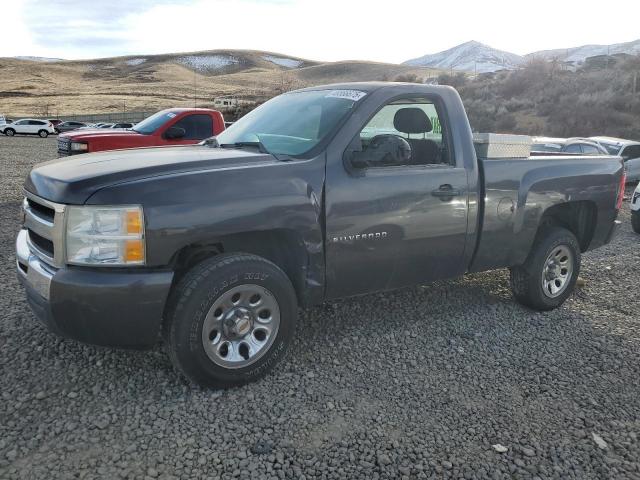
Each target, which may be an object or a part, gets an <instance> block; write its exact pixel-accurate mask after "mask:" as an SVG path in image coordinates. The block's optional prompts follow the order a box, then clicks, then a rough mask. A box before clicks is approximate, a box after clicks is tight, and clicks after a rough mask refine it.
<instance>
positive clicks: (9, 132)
mask: <svg viewBox="0 0 640 480" xmlns="http://www.w3.org/2000/svg"><path fill="white" fill-rule="evenodd" d="M4 134H5V135H6V136H7V137H13V136H14V135H15V134H16V131H15V130H14V129H13V128H7V129H5V131H4Z"/></svg>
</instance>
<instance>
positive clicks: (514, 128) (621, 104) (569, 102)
mask: <svg viewBox="0 0 640 480" xmlns="http://www.w3.org/2000/svg"><path fill="white" fill-rule="evenodd" d="M438 82H439V83H441V84H447V85H451V86H454V87H455V88H457V89H458V91H459V92H460V96H461V97H462V100H463V101H464V104H465V107H466V109H467V113H468V115H469V121H470V122H471V127H472V128H473V130H474V131H477V132H500V133H518V134H529V135H545V136H552V137H587V136H594V135H610V136H615V137H622V138H631V139H636V140H640V56H636V57H628V58H627V57H620V58H618V59H616V60H615V61H612V62H607V63H602V64H599V65H598V64H587V65H585V67H583V68H579V69H578V70H576V71H571V70H567V69H564V68H562V66H561V65H560V64H558V63H554V62H547V61H544V60H540V59H537V60H536V59H534V60H529V61H528V62H527V63H526V64H525V66H524V67H523V68H521V69H518V70H514V71H503V72H496V73H488V74H482V75H478V76H476V77H470V76H468V75H465V74H462V73H457V74H454V75H449V74H445V75H441V76H440V77H439V78H438Z"/></svg>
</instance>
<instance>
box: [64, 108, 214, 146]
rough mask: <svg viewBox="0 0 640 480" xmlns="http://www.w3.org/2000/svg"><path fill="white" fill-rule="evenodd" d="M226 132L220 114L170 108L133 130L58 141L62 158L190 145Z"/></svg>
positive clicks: (71, 134) (90, 133)
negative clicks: (141, 148) (91, 153)
mask: <svg viewBox="0 0 640 480" xmlns="http://www.w3.org/2000/svg"><path fill="white" fill-rule="evenodd" d="M224 128H225V125H224V118H223V117H222V114H221V113H220V112H218V111H217V110H209V109H207V108H170V109H167V110H162V111H161V112H158V113H156V114H154V115H151V116H150V117H148V118H146V119H144V120H143V121H141V122H140V123H138V124H136V125H135V126H134V127H133V129H131V130H115V129H111V128H105V129H94V130H75V131H73V132H68V133H64V134H61V135H60V136H59V137H58V156H59V157H64V156H67V155H74V154H77V153H90V152H101V151H104V150H118V149H121V148H138V147H158V146H163V145H189V144H194V143H198V142H201V141H202V140H204V139H205V138H209V137H212V136H214V135H218V134H219V133H220V132H222V131H223V130H224Z"/></svg>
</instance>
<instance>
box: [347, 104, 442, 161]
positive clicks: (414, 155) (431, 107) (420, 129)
mask: <svg viewBox="0 0 640 480" xmlns="http://www.w3.org/2000/svg"><path fill="white" fill-rule="evenodd" d="M440 120H441V118H440V115H439V114H438V109H437V108H436V105H435V104H434V103H433V101H431V100H427V99H415V98H411V99H402V100H396V101H394V102H392V103H389V104H387V105H385V106H384V107H382V108H381V109H380V110H379V111H378V113H376V114H375V115H374V117H373V118H372V119H371V120H370V121H369V123H367V124H366V125H365V127H364V128H363V129H362V130H361V131H360V143H361V145H362V151H358V152H353V158H352V160H353V161H352V164H353V165H354V167H356V168H373V167H388V166H402V165H443V164H444V165H449V164H450V155H449V149H448V142H447V139H446V136H445V135H444V134H443V130H442V123H441V121H440Z"/></svg>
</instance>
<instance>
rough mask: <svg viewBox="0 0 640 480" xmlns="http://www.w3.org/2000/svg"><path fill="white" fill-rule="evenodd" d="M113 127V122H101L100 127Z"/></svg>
mask: <svg viewBox="0 0 640 480" xmlns="http://www.w3.org/2000/svg"><path fill="white" fill-rule="evenodd" d="M111 127H113V123H101V124H100V126H99V127H98V128H111Z"/></svg>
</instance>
